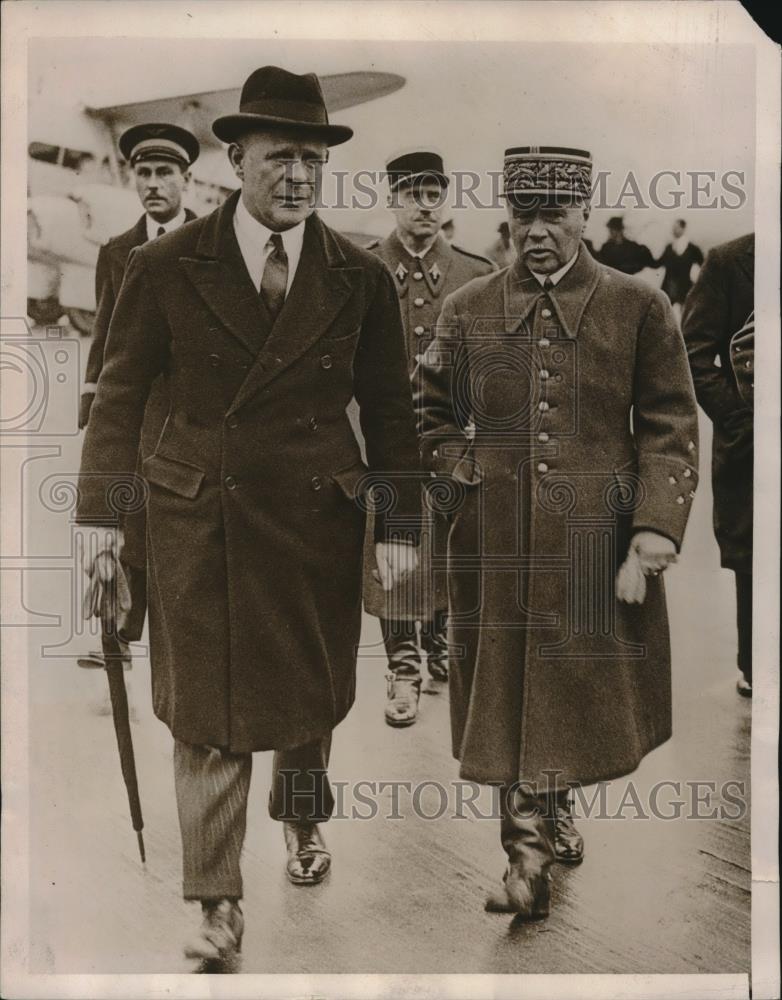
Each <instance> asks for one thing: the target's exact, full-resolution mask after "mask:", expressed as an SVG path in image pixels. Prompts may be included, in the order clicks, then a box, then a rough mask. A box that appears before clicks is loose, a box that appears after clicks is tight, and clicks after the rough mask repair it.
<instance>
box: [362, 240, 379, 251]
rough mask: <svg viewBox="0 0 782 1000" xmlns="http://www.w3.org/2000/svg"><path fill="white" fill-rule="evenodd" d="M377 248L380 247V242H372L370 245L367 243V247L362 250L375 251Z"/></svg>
mask: <svg viewBox="0 0 782 1000" xmlns="http://www.w3.org/2000/svg"><path fill="white" fill-rule="evenodd" d="M379 246H380V240H372V242H371V243H367V245H366V246H365V247H364V249H365V250H375V249H376V248H377V247H379Z"/></svg>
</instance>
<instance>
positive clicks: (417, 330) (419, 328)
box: [413, 326, 424, 337]
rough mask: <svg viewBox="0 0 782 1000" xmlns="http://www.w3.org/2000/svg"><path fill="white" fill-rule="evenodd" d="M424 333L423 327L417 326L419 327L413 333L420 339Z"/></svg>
mask: <svg viewBox="0 0 782 1000" xmlns="http://www.w3.org/2000/svg"><path fill="white" fill-rule="evenodd" d="M423 332H424V327H422V326H417V327H416V328H415V330H414V331H413V333H415V334H416V335H417V336H419V337H420V336H421V334H422V333H423Z"/></svg>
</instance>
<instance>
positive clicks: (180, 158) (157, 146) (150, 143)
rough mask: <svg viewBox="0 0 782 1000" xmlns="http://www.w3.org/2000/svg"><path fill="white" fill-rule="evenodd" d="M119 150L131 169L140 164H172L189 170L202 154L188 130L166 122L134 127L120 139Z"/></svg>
mask: <svg viewBox="0 0 782 1000" xmlns="http://www.w3.org/2000/svg"><path fill="white" fill-rule="evenodd" d="M119 148H120V152H121V153H122V155H123V156H124V157H125V159H126V160H127V161H128V163H130V165H131V166H133V164H135V163H138V161H139V160H174V161H176V162H177V163H181V164H182V165H183V166H186V167H189V166H191V164H193V163H195V161H196V160H197V159H198V154H199V153H200V151H201V148H200V146H199V145H198V139H196V137H195V136H194V135H192V134H191V133H190V132H188V131H187V129H184V128H180V127H179V125H169V124H168V123H167V122H148V123H145V124H143V125H134V126H133V128H129V129H128V130H127V132H123V133H122V135H121V136H120V140H119Z"/></svg>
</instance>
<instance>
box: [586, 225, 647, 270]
mask: <svg viewBox="0 0 782 1000" xmlns="http://www.w3.org/2000/svg"><path fill="white" fill-rule="evenodd" d="M606 226H607V228H608V239H607V240H606V241H605V243H604V244H603V245H602V246H601V247H600V250H599V251H598V252H597V254H596V256H597V259H598V260H599V261H600V263H601V264H605V265H606V267H613V268H615V270H617V271H621V272H622V274H638V272H639V271H643V270H644V268H646V267H655V266H656V265H655V262H654V257H653V256H652V252H651V250H650V249H649V247H647V246H645V245H644V244H643V243H636V242H635V241H634V240H628V239H627V237H626V236H625V224H624V221H623V219H622V218H621V216H618V215H616V216H614V217H613V218H611V219H609V220H608V222H607V223H606Z"/></svg>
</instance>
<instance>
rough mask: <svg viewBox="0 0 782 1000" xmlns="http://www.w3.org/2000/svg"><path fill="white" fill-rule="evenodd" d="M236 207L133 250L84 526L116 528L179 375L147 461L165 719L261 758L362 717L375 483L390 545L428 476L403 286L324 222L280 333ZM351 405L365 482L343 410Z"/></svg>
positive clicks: (83, 480)
mask: <svg viewBox="0 0 782 1000" xmlns="http://www.w3.org/2000/svg"><path fill="white" fill-rule="evenodd" d="M237 197H238V195H235V196H232V197H231V198H230V199H229V200H228V201H227V202H226V203H225V204H224V205H223V206H222V207H221V208H220V209H218V210H217V211H216V212H214V213H212V214H211V215H210V216H208V217H206V218H204V219H198V220H196V221H195V222H191V223H189V224H187V225H186V226H183V227H182V228H181V229H179V230H177V231H176V232H174V233H171V234H169V235H167V236H164V237H161V238H160V239H158V240H155V241H153V242H152V243H149V244H147V245H145V246H143V247H140V248H138V249H137V250H135V251H134V253H133V254H132V256H131V259H130V261H129V264H128V269H127V272H126V275H125V280H124V283H123V286H122V291H121V293H120V296H119V299H118V301H117V305H116V308H115V310H114V314H113V316H112V320H111V327H110V330H109V336H108V341H107V344H106V353H105V363H104V366H103V370H102V372H101V376H100V380H99V382H98V389H97V395H96V399H95V403H94V405H93V410H92V414H91V417H90V421H89V424H88V427H87V434H86V439H85V443H84V450H83V458H82V475H81V476H80V481H79V491H80V500H79V507H78V514H77V516H78V518H79V520H80V521H82V522H88V523H94V522H96V521H99V520H101V519H102V518H111V516H112V513H113V510H112V505H114V506H116V505H117V501H118V499H121V498H122V494H123V488H122V486H123V483H125V484H127V483H128V482H129V481H132V480H133V477H132V473H133V470H134V467H135V462H136V453H137V451H138V445H139V435H140V429H141V424H142V419H143V413H144V406H145V403H146V399H147V396H148V393H149V389H150V386H151V385H152V383H153V382H154V380H155V379H156V378H157V377H158V376H159V375H160V374H161V373H164V374H165V378H166V382H167V395H168V399H169V400H170V404H169V411H168V415H167V418H166V421H165V424H164V426H163V429H162V432H161V434H160V437H159V440H158V441H157V443H156V446H155V448H154V450H153V452H152V453H151V454H150V455H148V456H147V457H146V459H145V461H144V463H143V474H144V479H145V482H146V484H147V486H148V500H147V556H148V589H149V623H150V647H151V659H152V682H153V703H154V709H155V712H156V714H157V715H158V716H159V717H160V718H161V719H163V720H164V721H165V722H166V723H167V724H168V726H169V727H170V729H171V731H172V732H173V734H174V736H176V737H177V738H179V739H181V740H183V741H185V742H189V743H196V744H209V745H215V746H221V747H227V748H229V749H230V750H232V751H235V752H245V751H252V750H266V749H280V748H286V747H294V746H299V745H302V744H304V743H307V742H309V741H310V740H313V739H316V738H319V737H322V736H324V735H325V734H327V733H328V732H330V731H331V729H332V728H333V727H334V726H335V725H336V724H337V723H338V722H339V721H340V720H341V719H342V718H343V717H344V715H345V714H346V712H347V711H348V709H349V707H350V705H351V703H352V701H353V696H354V688H355V663H356V649H357V646H358V642H359V631H360V623H361V569H362V543H363V536H364V524H365V513H364V510H363V509H362V507H361V506H360V505H359V503H357V496H358V495H359V494H361V493H362V490H363V484H364V482H365V477H366V476H367V474H368V473H371V472H378V473H381V474H382V475H383V477H384V478H386V479H387V478H393V477H394V475H395V474H397V473H398V474H399V480H398V482H396V483H394V484H393V489H392V490H390V491H386V492H387V493H388V495H393V496H394V497H395V498H396V506H395V507H394V508H393V510H390V511H389V512H388V515H387V516H385V517H381V518H379V519H378V522H377V534H378V538H383V537H386V533H387V532H388V530H389V526H390V524H391V515H392V514H395V513H399V515H400V516H401V515H405V514H406V513H409V515H410V518H415V516H417V515H418V512H419V494H420V477H418V446H417V438H416V428H415V417H414V412H413V406H412V395H411V389H410V381H409V375H408V370H407V357H406V352H405V346H404V337H403V332H402V324H401V320H400V315H399V306H398V302H397V297H396V292H395V290H394V287H393V283H392V280H391V277H390V275H389V274H388V272H387V271H386V269H385V268H384V267H383V265H382V263H381V262H380V261H379V260H378V259H377V257H375V256H374V255H373V254H371V253H368V252H367V251H364V250H361V249H359V248H357V247H356V246H354V245H353V244H352V243H350V242H349V241H348V240H346V239H345V238H344V237H341V236H340V235H339V234H337V233H335V232H333V231H332V230H331V229H329V228H328V227H327V226H326V225H324V224H323V223H322V222H321V220H320V219H319V218H318V217H317V216H316V215H313V216H311V217H310V218H309V219H308V220H307V221H306V223H305V233H304V241H303V247H302V253H301V258H300V260H299V263H298V267H297V270H296V275H295V278H294V280H293V284H292V286H291V289H290V292H289V294H288V296H287V298H286V300H285V304H284V306H283V308H282V311H281V312H280V314H279V315H278V317H277V320H276V322H275V323H274V324H273V326H272V325H271V320H270V317H269V315H268V313H267V312H266V310H265V308H264V305H263V302H262V300H261V298H260V297H259V295H258V292H257V289H256V288H255V287H254V285H253V283H252V281H251V279H250V277H249V275H248V273H247V269H246V267H245V265H244V262H243V259H242V257H241V252H240V250H239V246H238V243H237V241H236V236H235V234H234V228H233V212H234V208H235V204H236V199H237ZM353 397H355V399H356V401H357V403H358V405H359V408H360V421H361V428H362V433H363V436H364V439H365V442H366V455H367V464H366V465H365V464H364V463H363V462H362V459H361V454H360V450H359V446H358V443H357V441H356V438H355V435H354V433H353V431H352V429H351V426H350V422H349V420H348V417H347V415H346V413H345V410H346V407H347V406H348V404H349V402H350V401H351V399H352V398H353ZM135 485H137V483H136V484H135ZM125 492H130V491H128V490H125ZM125 499H127V498H125ZM127 505H128V504H127V503H125V506H127Z"/></svg>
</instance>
